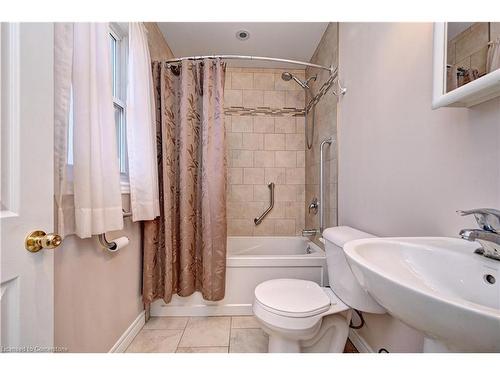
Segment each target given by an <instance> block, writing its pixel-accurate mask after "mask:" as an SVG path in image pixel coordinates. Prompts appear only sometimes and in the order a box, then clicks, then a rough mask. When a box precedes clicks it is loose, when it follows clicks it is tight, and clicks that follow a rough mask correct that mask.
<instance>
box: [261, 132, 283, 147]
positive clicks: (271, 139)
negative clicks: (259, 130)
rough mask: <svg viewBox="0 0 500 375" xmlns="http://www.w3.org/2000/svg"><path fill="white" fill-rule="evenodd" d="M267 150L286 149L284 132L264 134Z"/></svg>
mask: <svg viewBox="0 0 500 375" xmlns="http://www.w3.org/2000/svg"><path fill="white" fill-rule="evenodd" d="M264 149H265V150H284V149H285V135H284V134H265V135H264Z"/></svg>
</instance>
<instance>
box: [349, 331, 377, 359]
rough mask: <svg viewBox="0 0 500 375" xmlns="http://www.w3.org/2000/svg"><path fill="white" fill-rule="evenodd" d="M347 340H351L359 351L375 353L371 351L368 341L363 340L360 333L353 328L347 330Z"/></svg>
mask: <svg viewBox="0 0 500 375" xmlns="http://www.w3.org/2000/svg"><path fill="white" fill-rule="evenodd" d="M349 340H351V342H352V344H353V345H354V346H355V347H356V349H358V352H360V353H375V352H374V351H373V348H372V347H371V346H370V345H368V343H367V342H366V341H365V339H364V338H363V337H361V336H360V334H359V333H358V332H357V331H355V330H353V329H350V330H349Z"/></svg>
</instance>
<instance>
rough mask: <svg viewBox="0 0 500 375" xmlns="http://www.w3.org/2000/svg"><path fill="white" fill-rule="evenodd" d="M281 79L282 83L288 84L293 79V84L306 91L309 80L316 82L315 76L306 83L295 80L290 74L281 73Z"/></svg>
mask: <svg viewBox="0 0 500 375" xmlns="http://www.w3.org/2000/svg"><path fill="white" fill-rule="evenodd" d="M281 79H282V80H283V81H287V82H288V81H290V80H291V79H293V80H294V81H295V82H297V83H298V84H299V86H300V87H302V88H303V89H307V90H309V85H308V83H309V81H310V80H311V79H314V80H316V76H312V77H311V78H309V79H308V80H307V81H302V80H300V79H299V78H297V77H296V76H294V75H293V74H292V73H290V72H283V73H282V74H281Z"/></svg>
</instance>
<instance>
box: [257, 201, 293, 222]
mask: <svg viewBox="0 0 500 375" xmlns="http://www.w3.org/2000/svg"><path fill="white" fill-rule="evenodd" d="M262 203H263V204H265V203H264V202H262ZM287 203H288V202H275V203H274V207H273V209H272V210H271V212H269V214H268V216H267V217H269V218H270V219H286V204H287Z"/></svg>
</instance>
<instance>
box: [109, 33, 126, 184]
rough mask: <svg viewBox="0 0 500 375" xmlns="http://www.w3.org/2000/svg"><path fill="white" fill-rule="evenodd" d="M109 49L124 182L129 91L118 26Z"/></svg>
mask: <svg viewBox="0 0 500 375" xmlns="http://www.w3.org/2000/svg"><path fill="white" fill-rule="evenodd" d="M109 47H110V52H111V53H110V57H111V84H112V88H113V107H114V114H115V127H116V140H117V146H118V159H119V163H120V174H121V176H122V182H123V181H127V180H128V177H127V174H128V165H127V138H126V134H127V133H126V130H127V129H126V126H127V125H126V118H125V103H126V90H127V84H126V82H127V80H126V77H127V75H126V73H127V65H126V62H127V60H126V56H127V54H126V52H127V51H126V47H127V46H126V43H125V41H124V38H123V37H121V36H120V33H119V31H118V27H117V26H113V25H112V26H111V27H110V32H109Z"/></svg>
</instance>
